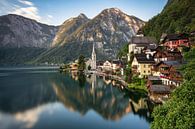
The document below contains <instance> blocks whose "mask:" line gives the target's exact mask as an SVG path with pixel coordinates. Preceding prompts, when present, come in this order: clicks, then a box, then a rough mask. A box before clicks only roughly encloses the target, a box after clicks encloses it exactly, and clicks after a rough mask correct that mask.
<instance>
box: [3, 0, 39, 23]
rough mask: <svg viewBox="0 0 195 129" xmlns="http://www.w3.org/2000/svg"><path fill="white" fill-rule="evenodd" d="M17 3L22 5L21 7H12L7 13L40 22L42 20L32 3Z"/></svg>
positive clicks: (20, 0) (25, 1)
mask: <svg viewBox="0 0 195 129" xmlns="http://www.w3.org/2000/svg"><path fill="white" fill-rule="evenodd" d="M18 2H19V3H22V5H18V4H16V5H12V9H10V10H9V11H8V12H7V13H10V14H17V15H21V16H24V17H27V18H30V19H34V20H36V21H39V22H41V20H42V18H41V16H40V15H39V10H38V8H37V7H36V6H35V4H34V3H32V2H30V1H27V0H18Z"/></svg>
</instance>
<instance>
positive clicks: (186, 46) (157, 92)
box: [61, 31, 194, 103]
mask: <svg viewBox="0 0 195 129" xmlns="http://www.w3.org/2000/svg"><path fill="white" fill-rule="evenodd" d="M190 36H194V33H191V34H185V33H183V34H162V36H161V39H160V42H159V43H158V42H156V41H155V40H154V39H153V38H151V37H145V36H144V35H143V33H142V31H138V33H137V35H136V36H134V37H132V39H131V41H130V42H129V43H128V53H127V54H126V56H123V57H121V58H120V59H113V60H105V61H100V60H98V61H96V52H95V44H93V48H92V54H91V58H87V59H86V58H84V57H83V60H84V62H85V66H84V67H85V69H84V73H85V74H87V75H88V74H97V75H101V76H108V77H111V79H116V80H118V81H120V82H121V83H122V84H123V85H124V86H126V87H128V86H129V84H131V83H132V82H133V81H132V78H133V77H134V78H139V79H141V80H143V81H145V83H144V88H145V89H147V92H148V97H149V99H150V100H151V101H152V102H154V103H164V102H165V101H166V100H168V98H169V97H170V93H171V92H172V91H173V90H174V89H175V88H177V87H178V86H180V84H181V83H182V81H183V77H182V74H181V73H180V71H179V68H180V67H181V66H182V64H185V63H186V62H185V60H184V59H183V53H184V52H185V51H188V50H190V48H191V46H192V44H191V43H190V39H189V37H190ZM66 68H69V69H70V70H71V72H73V73H75V72H76V73H77V72H78V71H81V69H80V68H79V59H78V60H75V61H74V62H71V63H69V64H68V65H64V66H61V70H62V71H63V70H64V69H66ZM129 78H130V79H129ZM129 80H131V81H129ZM134 88H136V87H134Z"/></svg>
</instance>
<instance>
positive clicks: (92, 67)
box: [91, 44, 96, 70]
mask: <svg viewBox="0 0 195 129" xmlns="http://www.w3.org/2000/svg"><path fill="white" fill-rule="evenodd" d="M91 60H92V61H91V69H92V70H95V69H96V53H95V47H94V44H93V50H92V54H91Z"/></svg>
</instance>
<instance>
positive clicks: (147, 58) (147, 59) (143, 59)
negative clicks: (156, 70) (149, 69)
mask: <svg viewBox="0 0 195 129" xmlns="http://www.w3.org/2000/svg"><path fill="white" fill-rule="evenodd" d="M135 58H136V59H137V61H138V62H139V63H141V64H142V63H146V64H153V63H155V61H154V58H153V57H152V56H151V55H146V54H144V53H141V54H135Z"/></svg>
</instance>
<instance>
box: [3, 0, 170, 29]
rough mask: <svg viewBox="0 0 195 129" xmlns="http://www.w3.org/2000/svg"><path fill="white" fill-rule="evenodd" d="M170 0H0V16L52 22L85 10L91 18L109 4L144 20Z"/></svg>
mask: <svg viewBox="0 0 195 129" xmlns="http://www.w3.org/2000/svg"><path fill="white" fill-rule="evenodd" d="M166 3H167V0H0V16H1V15H6V14H18V15H22V16H25V17H27V18H31V19H34V20H37V21H39V22H41V23H45V24H49V25H60V24H62V23H63V22H64V21H65V20H67V19H69V18H71V17H76V16H78V15H79V14H80V13H84V14H85V15H86V16H87V17H88V18H93V17H95V16H97V15H98V14H99V13H100V12H101V11H102V10H104V9H107V8H118V9H120V10H121V11H123V12H124V13H126V14H128V15H134V16H136V17H138V18H140V19H142V20H144V21H148V20H149V19H150V18H152V17H153V16H155V15H157V14H158V13H160V12H161V11H162V9H163V7H164V6H165V4H166Z"/></svg>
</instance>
